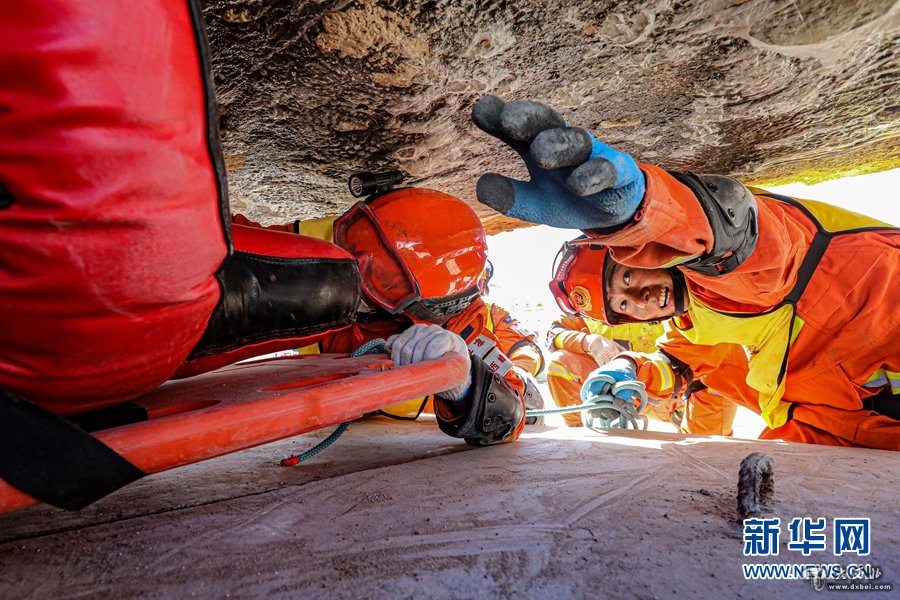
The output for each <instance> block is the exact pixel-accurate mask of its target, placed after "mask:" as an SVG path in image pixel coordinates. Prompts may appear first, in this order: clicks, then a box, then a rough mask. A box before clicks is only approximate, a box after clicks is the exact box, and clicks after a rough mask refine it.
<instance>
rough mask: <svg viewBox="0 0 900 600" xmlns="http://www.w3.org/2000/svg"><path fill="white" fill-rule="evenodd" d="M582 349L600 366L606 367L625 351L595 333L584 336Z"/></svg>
mask: <svg viewBox="0 0 900 600" xmlns="http://www.w3.org/2000/svg"><path fill="white" fill-rule="evenodd" d="M581 347H582V348H584V351H585V352H587V353H588V354H590V355H591V356H592V357H593V359H594V360H595V361H597V364H598V365H605V364H606V363H608V362H609V361H611V360H612V359H614V358H615V357H617V356H618V355H619V354H621V353H622V352H624V351H625V348H623V347H622V346H620V345H619V344H617V343H616V342H614V341H612V340H610V339H607V338H605V337H603V336H602V335H597V334H594V333H589V334H587V335H585V336H584V339H583V340H582V341H581Z"/></svg>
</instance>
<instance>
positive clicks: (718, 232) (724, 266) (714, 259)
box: [671, 172, 759, 276]
mask: <svg viewBox="0 0 900 600" xmlns="http://www.w3.org/2000/svg"><path fill="white" fill-rule="evenodd" d="M671 175H672V176H673V177H675V179H677V180H678V181H680V182H681V183H683V184H684V185H686V186H688V187H689V188H690V189H691V191H692V192H694V195H695V196H696V197H697V200H698V201H699V202H700V206H702V207H703V211H704V212H705V213H706V218H707V220H708V221H709V225H710V228H711V229H712V232H713V249H712V251H711V252H710V253H708V254H706V255H705V256H701V257H700V258H697V259H695V260H693V261H690V262H686V263H683V264H681V265H679V266H680V267H686V268H688V269H691V270H693V271H696V272H698V273H700V274H702V275H712V276H716V275H725V274H726V273H731V272H732V271H734V270H735V269H737V268H738V267H739V266H741V264H743V263H744V261H745V260H747V258H749V257H750V255H751V254H753V250H754V249H755V248H756V241H757V238H758V237H759V224H758V208H757V206H756V197H754V196H753V194H752V193H751V192H750V190H748V189H747V188H746V187H745V186H744V184H742V183H741V182H740V181H738V180H737V179H733V178H731V177H725V176H723V175H697V174H695V173H690V172H684V173H676V172H672V173H671Z"/></svg>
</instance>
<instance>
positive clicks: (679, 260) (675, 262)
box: [657, 254, 700, 269]
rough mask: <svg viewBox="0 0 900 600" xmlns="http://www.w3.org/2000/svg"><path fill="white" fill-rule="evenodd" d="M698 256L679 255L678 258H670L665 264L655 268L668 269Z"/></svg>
mask: <svg viewBox="0 0 900 600" xmlns="http://www.w3.org/2000/svg"><path fill="white" fill-rule="evenodd" d="M699 256H700V255H699V254H692V255H691V256H679V257H678V258H675V259H672V260H670V261H669V262H667V263H666V264H664V265H660V266H659V267H657V268H658V269H670V268H672V267H677V266H678V265H680V264H682V263H686V262H687V261H689V260H694V259H695V258H698V257H699Z"/></svg>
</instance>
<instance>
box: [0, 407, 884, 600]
mask: <svg viewBox="0 0 900 600" xmlns="http://www.w3.org/2000/svg"><path fill="white" fill-rule="evenodd" d="M327 433H328V432H327V431H320V432H316V433H315V434H308V435H305V436H300V437H297V438H292V439H290V440H285V441H282V442H278V443H275V444H270V445H268V446H263V447H260V448H256V449H253V450H249V451H245V452H242V453H238V454H235V455H232V456H227V457H222V458H219V459H215V460H212V461H208V462H206V463H201V464H197V465H192V466H189V467H184V468H181V469H177V470H175V471H170V472H168V473H163V474H159V475H154V476H151V477H148V478H146V479H144V480H142V481H140V482H137V483H135V484H133V485H131V486H129V487H127V488H125V489H124V490H121V491H119V492H117V493H115V494H113V495H112V496H110V497H108V498H106V499H104V500H102V501H100V502H98V503H96V504H95V505H93V506H91V507H89V508H88V509H85V510H84V511H82V512H81V513H75V514H71V513H65V512H63V511H59V510H57V509H53V508H49V507H35V508H31V509H26V510H24V511H21V512H19V513H12V514H7V515H3V516H0V540H2V542H0V564H2V565H3V568H2V571H0V597H2V598H17V599H18V598H21V599H24V598H101V597H103V598H138V597H140V598H189V597H202V598H224V597H237V598H262V597H265V598H320V597H327V598H448V599H449V598H454V599H458V598H507V597H521V598H569V597H575V598H587V597H597V596H601V597H610V598H651V597H658V598H667V597H669V598H671V597H676V596H677V597H679V598H710V597H717V596H718V597H721V596H723V594H727V596H726V597H732V598H737V597H746V598H760V597H765V596H766V595H774V594H779V595H782V596H783V597H790V598H804V597H810V598H812V597H821V596H820V595H819V594H820V592H816V591H814V590H813V588H812V587H811V585H810V584H809V583H808V582H806V581H771V582H760V581H745V580H744V578H743V575H742V573H741V564H742V563H743V562H745V560H746V561H747V562H767V560H766V559H745V558H744V557H743V556H742V531H741V528H740V526H739V525H738V524H737V522H736V517H737V512H736V501H735V495H736V485H737V471H738V467H739V465H740V462H741V460H742V459H743V458H744V457H745V456H746V455H747V454H749V453H750V452H753V451H763V452H766V453H767V454H769V455H770V456H771V457H772V458H773V459H774V461H775V469H776V475H775V490H776V492H775V493H776V502H775V505H774V506H773V507H772V512H771V515H770V516H778V517H780V518H781V519H782V522H783V525H782V530H783V533H782V542H781V554H780V556H778V557H773V558H771V559H769V560H768V562H783V563H788V562H794V563H800V562H802V563H841V564H847V563H871V564H875V565H877V566H879V567H881V569H882V571H883V573H884V575H883V577H882V579H881V581H882V582H893V583H894V585H895V586H896V585H897V584H900V542H898V540H900V523H898V521H897V518H896V482H897V481H898V479H900V464H898V462H897V460H896V454H894V453H890V452H883V451H875V450H858V449H842V448H829V447H822V446H811V445H791V444H784V443H776V442H754V441H744V440H734V439H730V440H726V439H723V438H705V437H689V436H683V435H680V434H672V433H664V432H624V433H622V432H620V433H614V432H613V433H598V432H594V431H591V430H585V429H567V428H555V427H532V428H528V429H526V432H525V434H524V435H523V437H522V439H520V440H519V441H518V442H516V443H514V444H507V445H503V446H500V447H494V448H486V449H472V448H468V447H466V446H465V445H464V444H460V443H458V442H457V441H456V440H452V439H450V438H448V437H446V436H444V435H443V434H442V433H440V431H439V430H438V429H437V427H436V426H435V424H434V423H433V421H429V420H426V421H425V422H418V423H403V422H396V421H388V420H385V419H375V420H370V421H365V422H360V423H354V424H353V425H352V426H351V427H350V429H349V430H348V432H347V433H346V434H345V435H344V436H343V437H342V438H341V439H340V440H339V441H338V442H337V443H336V444H335V445H334V446H332V447H331V448H329V449H328V450H326V451H325V452H324V453H323V454H321V455H319V456H318V457H316V458H315V459H314V460H313V461H311V462H309V463H308V464H305V465H301V466H300V467H293V468H284V467H280V466H277V465H276V463H277V461H278V460H280V459H281V458H284V457H285V456H287V455H289V454H291V453H296V452H299V451H302V450H305V449H307V448H309V447H310V446H312V445H313V444H314V443H316V441H318V440H321V439H323V438H324V437H325V436H326V435H327ZM799 516H810V517H826V518H827V519H828V522H829V528H830V523H831V521H832V519H834V518H835V517H869V518H871V520H872V554H871V556H869V557H864V558H863V557H856V556H854V555H850V556H849V557H848V556H846V555H845V556H841V557H834V556H832V555H831V553H830V550H829V552H827V553H817V554H813V556H811V557H809V558H804V557H802V556H801V555H800V554H799V553H797V552H791V551H788V550H787V549H786V541H787V527H786V524H787V522H788V521H790V519H791V518H793V517H799ZM829 539H830V537H829ZM895 589H896V587H895ZM876 597H877V596H876Z"/></svg>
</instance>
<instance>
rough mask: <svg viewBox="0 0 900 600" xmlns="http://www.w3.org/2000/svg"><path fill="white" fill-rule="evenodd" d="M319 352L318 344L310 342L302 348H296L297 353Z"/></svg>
mask: <svg viewBox="0 0 900 600" xmlns="http://www.w3.org/2000/svg"><path fill="white" fill-rule="evenodd" d="M318 353H319V344H311V345H309V346H303V347H302V348H297V354H318Z"/></svg>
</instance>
